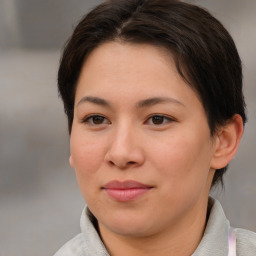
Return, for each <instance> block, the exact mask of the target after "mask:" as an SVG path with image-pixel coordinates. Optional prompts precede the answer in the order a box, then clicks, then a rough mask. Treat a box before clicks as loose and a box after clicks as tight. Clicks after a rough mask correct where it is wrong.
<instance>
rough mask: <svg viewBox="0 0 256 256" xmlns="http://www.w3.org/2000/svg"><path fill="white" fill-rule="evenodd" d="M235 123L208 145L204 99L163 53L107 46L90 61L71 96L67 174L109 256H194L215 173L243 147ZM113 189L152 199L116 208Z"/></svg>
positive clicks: (131, 46) (132, 46) (145, 47)
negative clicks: (126, 187) (137, 187)
mask: <svg viewBox="0 0 256 256" xmlns="http://www.w3.org/2000/svg"><path fill="white" fill-rule="evenodd" d="M152 98H154V100H152ZM155 98H157V99H158V100H155ZM148 99H151V100H148ZM95 115H96V116H97V117H95ZM156 115H157V116H158V117H152V116H156ZM92 116H94V117H92ZM234 120H235V121H234V122H233V121H232V122H231V123H232V124H231V125H230V127H231V128H229V129H226V128H225V129H222V130H220V132H219V133H218V134H217V135H216V136H213V137H212V136H211V135H210V129H209V126H208V123H207V118H206V114H205V111H204V108H203V106H202V103H201V101H200V99H199V97H198V96H197V94H196V93H195V91H193V90H192V89H191V87H189V86H188V85H187V84H186V83H185V82H184V80H183V79H182V78H181V77H180V76H179V74H178V72H177V70H176V68H175V64H174V61H173V59H172V57H171V56H170V54H168V53H167V52H166V51H165V50H164V49H161V48H156V47H154V46H151V45H146V44H143V45H142V44H128V43H122V42H109V43H105V44H103V45H101V46H99V47H98V48H97V49H95V50H94V51H93V52H92V53H91V54H90V55H89V57H88V58H87V59H86V61H85V63H84V65H83V68H82V70H81V73H80V77H79V80H78V84H77V90H76V94H75V107H74V120H73V126H72V132H71V137H70V149H71V156H70V164H71V166H72V167H73V168H74V169H75V171H76V175H77V180H78V183H79V186H80V189H81V192H82V194H83V197H84V199H85V200H86V202H87V204H88V207H89V208H90V210H91V211H92V213H93V214H94V216H95V217H96V218H97V220H98V223H99V230H100V234H101V237H102V240H103V241H104V243H105V245H106V247H107V249H108V251H109V252H110V254H111V255H122V256H125V255H176V256H179V255H182V256H184V255H191V254H192V253H193V252H194V250H195V249H196V248H197V246H198V244H199V242H200V240H201V238H202V235H203V232H204V228H205V223H206V212H207V202H208V195H209V191H210V187H211V182H212V178H213V175H214V172H215V169H216V168H220V166H222V165H223V164H227V163H228V162H229V161H230V160H231V158H232V157H233V155H234V154H235V151H236V148H235V149H234V147H235V146H234V145H237V144H238V142H239V138H238V139H234V140H232V138H233V137H234V136H233V137H232V136H231V135H232V134H234V135H237V134H238V133H239V136H240V135H241V134H242V128H241V120H240V119H239V116H238V117H236V118H234ZM233 123H234V124H235V125H233ZM230 131H231V132H230ZM232 132H233V133H232ZM227 134H228V135H229V136H227ZM230 134H231V135H230ZM226 138H228V139H226ZM230 138H231V139H230ZM233 141H235V142H234V143H233V144H232V143H231V142H233ZM232 145H233V150H230V152H231V151H232V152H231V153H230V154H229V156H228V157H227V155H225V156H224V153H223V152H224V151H225V150H224V149H226V151H225V152H226V153H227V151H228V150H227V148H228V146H232ZM223 166H225V165H223ZM223 166H222V167H223ZM113 180H118V181H125V180H134V181H137V182H140V183H143V184H146V185H148V186H150V188H151V189H149V190H148V191H147V192H146V193H144V194H143V195H141V196H139V197H136V198H135V199H133V200H129V201H126V202H120V201H118V200H115V199H113V198H112V197H111V196H109V195H108V193H106V190H105V189H104V186H105V184H107V183H108V182H110V181H113Z"/></svg>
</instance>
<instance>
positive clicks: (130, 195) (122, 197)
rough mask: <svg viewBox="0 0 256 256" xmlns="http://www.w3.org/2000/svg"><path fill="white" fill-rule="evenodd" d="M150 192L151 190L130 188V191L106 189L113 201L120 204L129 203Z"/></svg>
mask: <svg viewBox="0 0 256 256" xmlns="http://www.w3.org/2000/svg"><path fill="white" fill-rule="evenodd" d="M149 190H150V188H129V189H105V191H106V193H107V194H108V195H109V196H110V197H112V198H113V199H115V200H117V201H120V202H128V201H132V200H135V199H137V198H138V197H140V196H142V195H144V194H145V193H147V192H148V191H149Z"/></svg>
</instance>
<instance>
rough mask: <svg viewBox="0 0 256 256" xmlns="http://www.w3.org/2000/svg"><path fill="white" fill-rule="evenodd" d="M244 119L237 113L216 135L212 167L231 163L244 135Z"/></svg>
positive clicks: (219, 167) (217, 167) (220, 166)
mask: <svg viewBox="0 0 256 256" xmlns="http://www.w3.org/2000/svg"><path fill="white" fill-rule="evenodd" d="M243 128H244V127H243V120H242V117H241V116H240V115H238V114H235V115H234V116H233V117H232V118H231V119H230V120H229V121H228V122H227V123H226V124H225V125H224V126H222V127H220V128H219V130H218V131H217V134H216V135H215V136H216V137H215V141H214V142H215V147H214V153H213V157H212V161H211V168H213V169H215V170H216V169H221V168H224V167H225V166H227V165H228V164H229V162H230V161H231V160H232V159H233V157H234V156H235V154H236V152H237V150H238V147H239V143H240V140H241V138H242V135H243V130H244V129H243Z"/></svg>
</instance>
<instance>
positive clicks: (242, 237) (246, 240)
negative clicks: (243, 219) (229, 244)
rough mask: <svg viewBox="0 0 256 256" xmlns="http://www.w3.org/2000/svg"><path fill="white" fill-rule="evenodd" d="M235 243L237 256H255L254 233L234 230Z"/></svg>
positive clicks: (255, 238)
mask: <svg viewBox="0 0 256 256" xmlns="http://www.w3.org/2000/svg"><path fill="white" fill-rule="evenodd" d="M236 243H237V253H238V256H245V255H246V256H255V255H256V233H254V232H252V231H249V230H246V229H240V228H237V229H236Z"/></svg>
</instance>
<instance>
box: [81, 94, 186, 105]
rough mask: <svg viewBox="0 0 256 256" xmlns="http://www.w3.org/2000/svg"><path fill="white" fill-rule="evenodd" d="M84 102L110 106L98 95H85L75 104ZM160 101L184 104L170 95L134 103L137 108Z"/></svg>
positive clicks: (159, 102)
mask: <svg viewBox="0 0 256 256" xmlns="http://www.w3.org/2000/svg"><path fill="white" fill-rule="evenodd" d="M85 102H90V103H93V104H96V105H100V106H103V107H109V108H110V107H111V104H110V103H109V102H108V101H106V100H104V99H102V98H98V97H93V96H85V97H83V98H82V99H81V100H80V101H79V102H78V103H77V106H79V105H80V104H82V103H85ZM161 103H174V104H178V105H181V106H185V105H184V104H183V103H181V102H180V101H178V100H176V99H174V98H170V97H154V98H148V99H145V100H141V101H139V102H138V103H137V104H136V107H137V108H144V107H150V106H154V105H157V104H161Z"/></svg>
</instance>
